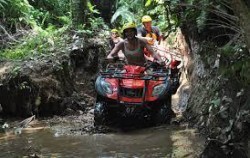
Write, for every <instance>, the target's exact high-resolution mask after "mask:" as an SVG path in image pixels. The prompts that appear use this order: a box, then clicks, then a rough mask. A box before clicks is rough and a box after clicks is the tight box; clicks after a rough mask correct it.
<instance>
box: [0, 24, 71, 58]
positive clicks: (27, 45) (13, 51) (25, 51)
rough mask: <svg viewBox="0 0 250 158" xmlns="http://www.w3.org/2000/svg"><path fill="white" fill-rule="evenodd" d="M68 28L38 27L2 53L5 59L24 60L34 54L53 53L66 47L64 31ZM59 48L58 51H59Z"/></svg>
mask: <svg viewBox="0 0 250 158" xmlns="http://www.w3.org/2000/svg"><path fill="white" fill-rule="evenodd" d="M65 30H67V28H61V29H57V28H56V27H55V26H52V25H51V26H49V27H48V28H47V29H46V30H43V29H41V28H40V29H39V28H38V29H37V32H35V31H34V32H32V33H31V34H30V35H28V36H26V37H24V38H23V39H22V41H23V42H21V43H20V44H18V45H16V46H14V47H12V48H8V49H5V50H3V51H2V52H1V53H0V54H1V57H2V58H4V59H10V60H22V59H27V58H33V57H34V56H40V55H46V54H51V53H54V51H56V49H58V50H60V51H61V49H62V48H64V47H65V45H66V39H65V37H64V34H63V32H65ZM58 50H57V51H58Z"/></svg>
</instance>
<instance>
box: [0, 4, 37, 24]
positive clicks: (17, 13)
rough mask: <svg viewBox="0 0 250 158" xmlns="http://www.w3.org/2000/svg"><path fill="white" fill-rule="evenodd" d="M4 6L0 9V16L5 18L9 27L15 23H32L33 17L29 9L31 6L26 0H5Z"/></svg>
mask: <svg viewBox="0 0 250 158" xmlns="http://www.w3.org/2000/svg"><path fill="white" fill-rule="evenodd" d="M5 2H6V4H5V7H4V8H3V9H1V11H2V13H1V14H0V18H2V19H4V20H6V22H5V23H7V24H9V26H10V28H12V27H13V26H15V25H16V24H17V23H21V24H22V23H23V24H33V17H32V14H30V13H31V11H32V9H33V7H32V6H31V5H30V4H29V2H28V1H27V0H10V1H5Z"/></svg>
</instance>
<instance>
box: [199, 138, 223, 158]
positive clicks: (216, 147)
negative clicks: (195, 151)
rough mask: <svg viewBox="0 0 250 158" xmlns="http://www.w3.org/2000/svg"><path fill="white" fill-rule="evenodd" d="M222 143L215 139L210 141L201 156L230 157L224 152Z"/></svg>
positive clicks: (204, 157)
mask: <svg viewBox="0 0 250 158" xmlns="http://www.w3.org/2000/svg"><path fill="white" fill-rule="evenodd" d="M221 146H222V143H220V142H218V141H216V140H214V141H209V142H208V143H207V145H206V147H205V149H204V151H203V152H202V154H201V155H200V158H228V157H227V155H226V154H225V153H224V152H223V150H222V148H221Z"/></svg>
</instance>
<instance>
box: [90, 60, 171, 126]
mask: <svg viewBox="0 0 250 158" xmlns="http://www.w3.org/2000/svg"><path fill="white" fill-rule="evenodd" d="M170 73H171V71H170V70H169V69H166V68H165V67H163V66H160V65H158V64H156V63H154V62H152V63H151V64H150V65H149V66H146V67H140V66H134V65H124V64H121V63H118V64H117V63H115V64H109V65H108V66H107V67H106V70H105V71H102V72H100V75H99V76H98V77H97V79H96V83H95V89H96V92H97V98H96V104H95V109H94V120H95V125H104V124H106V125H107V124H109V123H110V122H113V121H117V120H125V122H126V121H127V119H130V120H131V121H132V122H133V121H136V120H144V121H147V122H148V121H149V122H151V123H154V124H162V123H167V122H169V121H170V119H171V117H173V116H174V113H173V111H172V109H171V91H170V89H171V82H172V80H171V79H170Z"/></svg>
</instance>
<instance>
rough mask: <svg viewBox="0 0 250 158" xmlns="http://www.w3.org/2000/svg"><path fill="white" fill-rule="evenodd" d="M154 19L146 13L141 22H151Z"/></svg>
mask: <svg viewBox="0 0 250 158" xmlns="http://www.w3.org/2000/svg"><path fill="white" fill-rule="evenodd" d="M151 21H152V18H151V17H150V16H148V15H144V16H143V17H142V18H141V22H142V23H144V22H151Z"/></svg>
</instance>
